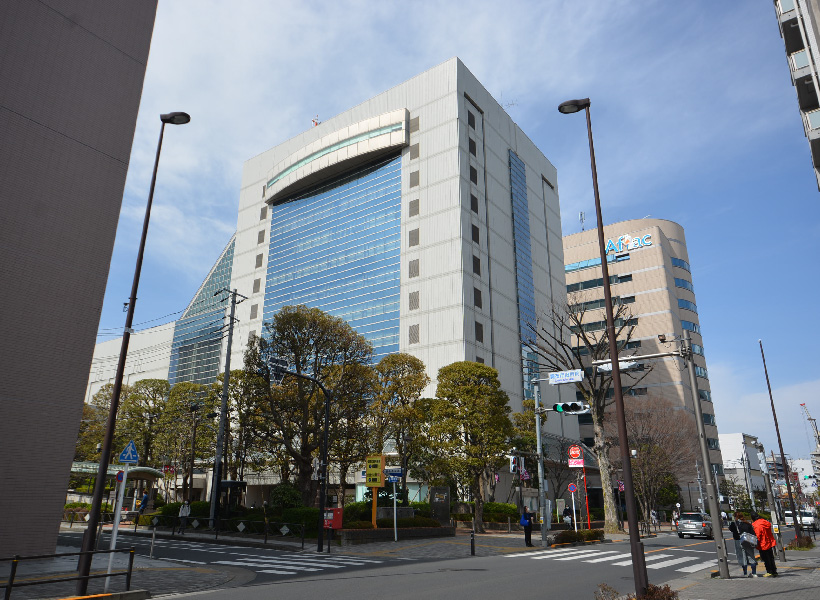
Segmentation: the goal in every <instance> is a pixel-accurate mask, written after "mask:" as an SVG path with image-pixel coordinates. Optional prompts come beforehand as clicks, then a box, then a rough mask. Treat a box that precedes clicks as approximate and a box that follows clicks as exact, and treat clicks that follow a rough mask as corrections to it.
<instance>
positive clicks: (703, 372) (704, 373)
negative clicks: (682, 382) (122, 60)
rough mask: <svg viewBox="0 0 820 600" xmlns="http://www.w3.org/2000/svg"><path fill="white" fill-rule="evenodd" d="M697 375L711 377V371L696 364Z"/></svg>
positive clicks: (705, 377)
mask: <svg viewBox="0 0 820 600" xmlns="http://www.w3.org/2000/svg"><path fill="white" fill-rule="evenodd" d="M695 375H697V376H698V377H703V378H704V379H709V373H708V372H707V371H706V369H704V368H703V367H699V366H697V365H695Z"/></svg>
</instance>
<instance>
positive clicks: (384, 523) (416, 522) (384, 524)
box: [376, 517, 441, 529]
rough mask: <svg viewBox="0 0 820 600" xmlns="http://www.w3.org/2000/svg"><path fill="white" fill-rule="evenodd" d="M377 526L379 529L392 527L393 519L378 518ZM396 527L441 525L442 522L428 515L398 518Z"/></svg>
mask: <svg viewBox="0 0 820 600" xmlns="http://www.w3.org/2000/svg"><path fill="white" fill-rule="evenodd" d="M376 526H377V527H378V528H379V529H392V528H393V519H390V518H387V519H377V520H376ZM396 527H397V528H399V529H403V528H407V527H441V524H440V523H439V522H438V521H436V520H435V519H430V518H428V517H410V518H404V519H397V520H396Z"/></svg>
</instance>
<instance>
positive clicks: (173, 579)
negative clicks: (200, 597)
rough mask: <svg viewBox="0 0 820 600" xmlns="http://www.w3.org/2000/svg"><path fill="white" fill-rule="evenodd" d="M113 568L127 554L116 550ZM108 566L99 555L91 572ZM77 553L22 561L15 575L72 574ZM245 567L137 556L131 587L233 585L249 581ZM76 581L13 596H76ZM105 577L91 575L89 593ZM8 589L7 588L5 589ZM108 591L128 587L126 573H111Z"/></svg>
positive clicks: (169, 589)
mask: <svg viewBox="0 0 820 600" xmlns="http://www.w3.org/2000/svg"><path fill="white" fill-rule="evenodd" d="M76 551H77V549H76V548H73V547H70V546H60V547H58V548H57V554H62V553H68V552H76ZM114 556H115V558H114V562H113V565H112V571H114V572H116V571H122V570H125V569H127V567H128V555H127V554H115V555H114ZM107 566H108V557H107V556H106V555H100V556H98V557H97V558H96V559H95V560H94V563H93V564H92V567H91V574H92V575H96V574H102V573H105V572H106V570H107ZM9 569H10V564H9V563H2V564H0V584H5V583H6V582H7V578H8V575H9ZM76 569H77V557H76V556H72V557H65V558H56V559H43V560H32V561H26V560H24V561H20V563H19V564H18V567H17V574H16V576H15V582H16V583H28V582H33V581H45V580H48V579H52V578H60V577H73V576H76V574H77V571H76ZM246 579H247V575H246V572H244V570H240V569H230V568H211V567H186V566H180V565H179V563H174V562H170V561H165V560H155V559H150V558H147V557H144V556H139V555H137V556H135V557H134V570H133V573H132V577H131V589H132V590H148V591H150V592H151V595H152V596H159V595H161V594H170V593H176V592H193V591H197V590H205V589H210V588H214V587H232V586H236V585H242V584H243V583H245V582H246ZM76 585H77V582H76V581H64V582H59V583H44V584H40V585H31V586H24V587H14V588H12V590H11V598H12V599H17V600H21V599H35V598H37V599H39V598H66V597H69V596H73V595H74V593H75V589H76ZM104 585H105V579H104V578H99V579H91V580H90V581H89V584H88V593H89V594H100V593H102V592H103V588H104ZM3 591H4V592H5V589H3ZM108 591H109V592H122V591H125V577H124V576H117V577H112V578H111V580H110V585H109V588H108Z"/></svg>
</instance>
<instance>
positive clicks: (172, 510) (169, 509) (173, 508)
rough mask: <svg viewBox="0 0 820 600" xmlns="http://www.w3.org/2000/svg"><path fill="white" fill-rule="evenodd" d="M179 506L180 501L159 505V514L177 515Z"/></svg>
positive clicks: (180, 504)
mask: <svg viewBox="0 0 820 600" xmlns="http://www.w3.org/2000/svg"><path fill="white" fill-rule="evenodd" d="M180 506H182V502H169V503H168V504H165V505H164V506H160V507H159V514H161V515H164V516H166V517H176V516H177V515H179V507H180Z"/></svg>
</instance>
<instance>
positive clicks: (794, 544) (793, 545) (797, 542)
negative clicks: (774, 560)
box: [786, 535, 814, 550]
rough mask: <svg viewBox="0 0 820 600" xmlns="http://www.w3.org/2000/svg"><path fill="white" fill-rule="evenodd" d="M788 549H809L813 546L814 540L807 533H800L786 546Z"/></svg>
mask: <svg viewBox="0 0 820 600" xmlns="http://www.w3.org/2000/svg"><path fill="white" fill-rule="evenodd" d="M786 547H787V548H788V549H789V550H811V549H812V548H814V542H813V541H812V540H811V538H810V537H809V536H807V535H801V536H799V537H796V538H794V539H793V540H792V541H791V542H789V545H788V546H786Z"/></svg>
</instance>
